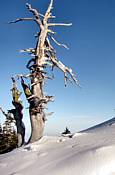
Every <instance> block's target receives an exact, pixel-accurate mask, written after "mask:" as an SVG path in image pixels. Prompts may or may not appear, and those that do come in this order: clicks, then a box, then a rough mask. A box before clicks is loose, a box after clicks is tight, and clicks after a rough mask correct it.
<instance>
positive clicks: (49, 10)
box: [43, 0, 53, 24]
mask: <svg viewBox="0 0 115 175" xmlns="http://www.w3.org/2000/svg"><path fill="white" fill-rule="evenodd" d="M52 9H53V0H51V1H50V4H49V6H48V9H47V11H46V13H45V16H44V20H43V23H44V24H45V23H47V20H48V19H49V18H51V17H52V16H51V10H52Z"/></svg>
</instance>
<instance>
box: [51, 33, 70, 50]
mask: <svg viewBox="0 0 115 175" xmlns="http://www.w3.org/2000/svg"><path fill="white" fill-rule="evenodd" d="M50 37H51V39H52V40H53V41H54V42H55V43H56V44H57V45H58V46H62V47H64V48H66V49H69V48H68V47H67V46H66V45H65V44H61V43H59V42H58V41H56V39H55V38H54V37H52V36H50Z"/></svg>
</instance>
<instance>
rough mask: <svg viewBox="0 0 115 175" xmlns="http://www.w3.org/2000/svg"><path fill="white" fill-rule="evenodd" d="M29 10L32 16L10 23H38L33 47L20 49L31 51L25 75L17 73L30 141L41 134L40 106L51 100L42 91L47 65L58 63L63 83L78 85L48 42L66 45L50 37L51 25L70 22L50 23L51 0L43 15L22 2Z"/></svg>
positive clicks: (41, 118) (42, 124) (41, 114)
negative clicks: (25, 106)
mask: <svg viewBox="0 0 115 175" xmlns="http://www.w3.org/2000/svg"><path fill="white" fill-rule="evenodd" d="M26 7H27V9H28V10H29V12H31V13H32V18H18V19H16V20H14V21H11V22H10V23H17V22H20V21H34V22H35V23H36V24H37V26H38V31H39V32H38V33H37V35H36V38H37V42H36V46H35V48H28V49H23V50H21V52H27V53H29V54H30V55H32V59H31V60H29V62H28V64H27V68H28V69H29V72H30V73H29V75H18V77H20V78H21V83H22V87H23V89H24V92H25V95H26V98H27V100H28V102H29V104H30V105H29V113H30V120H31V128H32V132H31V137H30V142H34V141H36V140H39V139H40V138H41V137H42V135H43V130H44V124H45V113H44V108H45V106H46V105H47V103H48V102H49V101H52V98H53V97H52V96H48V95H47V96H46V95H45V94H44V92H43V86H44V82H45V80H46V79H47V78H51V77H49V76H48V72H47V71H46V68H47V67H50V68H52V70H53V68H54V67H58V68H59V69H60V70H61V71H62V72H63V74H64V81H65V86H66V83H67V80H69V81H70V82H74V83H76V84H77V85H78V86H80V85H79V82H78V80H77V77H76V74H74V73H73V70H72V69H71V68H68V67H66V66H65V65H64V64H63V63H62V62H61V61H59V60H58V58H57V55H56V51H55V49H54V48H53V46H52V45H51V40H52V41H53V42H55V43H56V44H57V45H59V46H62V47H65V48H67V49H68V47H67V46H66V45H65V44H60V43H59V42H58V41H56V39H55V38H54V36H52V35H54V34H55V32H54V31H53V30H52V28H53V27H55V26H71V25H72V24H71V23H67V24H66V23H51V22H49V21H50V20H51V19H53V18H55V16H53V15H52V12H51V11H52V9H53V0H51V1H50V4H49V6H48V9H47V10H46V13H45V14H44V15H42V14H40V13H39V11H38V10H36V9H34V8H32V6H31V5H30V4H28V3H27V4H26ZM24 78H25V79H26V78H29V79H30V82H31V83H30V84H31V85H30V87H29V86H28V85H27V84H26V83H25V80H24Z"/></svg>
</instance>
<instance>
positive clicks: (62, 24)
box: [48, 23, 72, 27]
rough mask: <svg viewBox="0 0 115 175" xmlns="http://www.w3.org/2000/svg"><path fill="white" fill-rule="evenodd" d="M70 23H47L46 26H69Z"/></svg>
mask: <svg viewBox="0 0 115 175" xmlns="http://www.w3.org/2000/svg"><path fill="white" fill-rule="evenodd" d="M71 25H72V23H67V24H66V23H49V24H48V26H49V27H52V26H71Z"/></svg>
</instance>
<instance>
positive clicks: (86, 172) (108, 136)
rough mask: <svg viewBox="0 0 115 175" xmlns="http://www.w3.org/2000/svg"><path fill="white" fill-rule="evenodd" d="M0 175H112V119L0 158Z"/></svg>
mask: <svg viewBox="0 0 115 175" xmlns="http://www.w3.org/2000/svg"><path fill="white" fill-rule="evenodd" d="M0 175H115V118H113V119H111V120H109V121H107V122H104V123H102V124H100V125H97V126H95V127H92V128H89V129H87V130H85V131H83V132H80V133H76V134H75V135H74V136H73V138H63V137H47V136H44V137H43V138H42V139H41V140H40V141H39V142H36V143H33V144H30V145H26V146H25V147H22V148H20V149H16V150H14V151H12V152H10V153H8V154H4V155H1V156H0Z"/></svg>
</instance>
